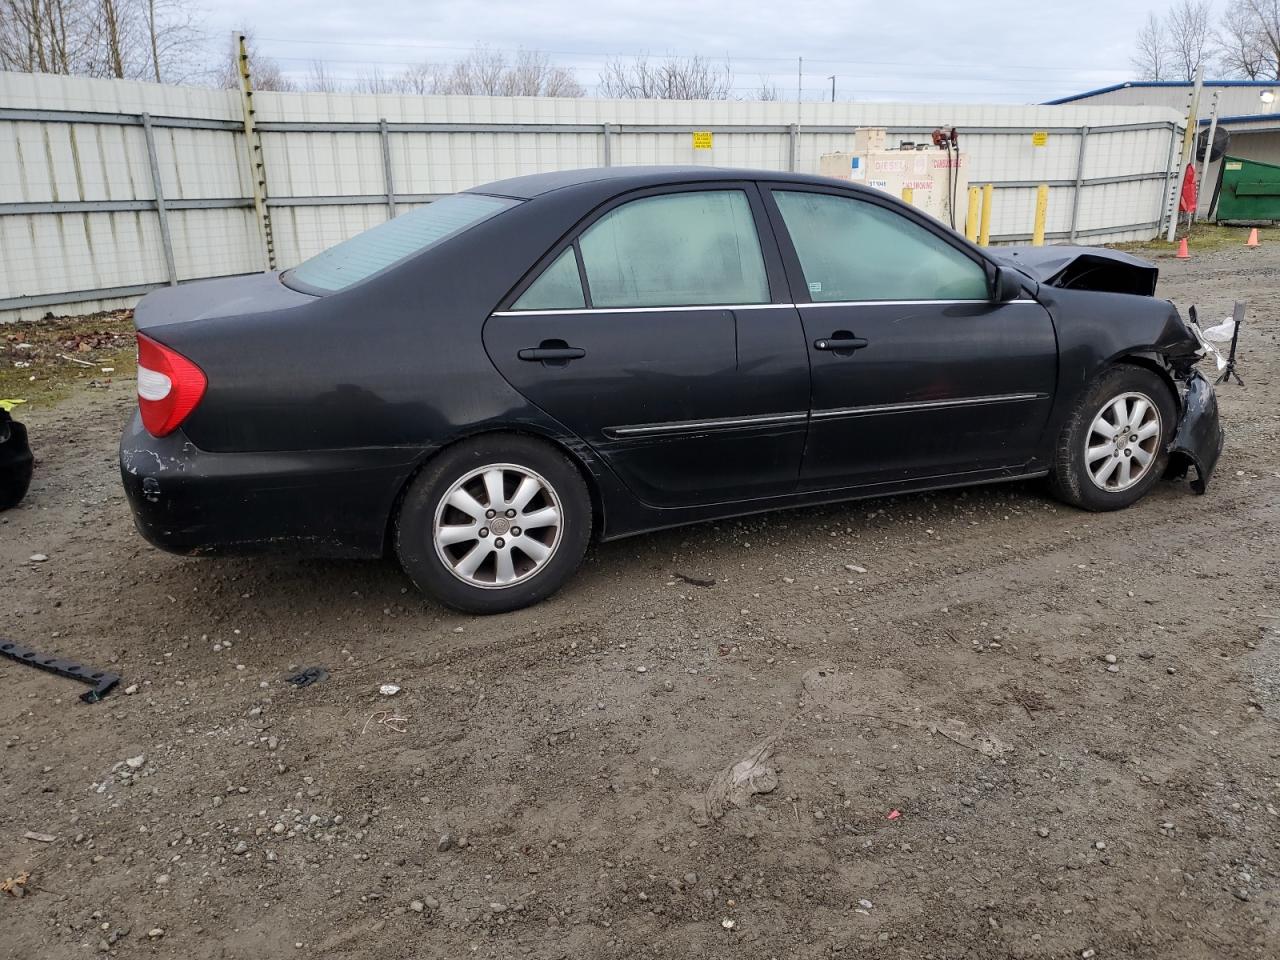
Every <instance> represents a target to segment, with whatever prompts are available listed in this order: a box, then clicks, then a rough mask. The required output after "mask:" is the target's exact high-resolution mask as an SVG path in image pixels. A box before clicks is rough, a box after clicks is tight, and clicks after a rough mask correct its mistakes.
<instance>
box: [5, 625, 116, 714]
mask: <svg viewBox="0 0 1280 960" xmlns="http://www.w3.org/2000/svg"><path fill="white" fill-rule="evenodd" d="M0 656H6V657H8V658H9V659H10V660H16V661H17V662H18V663H25V664H26V665H27V666H29V667H35V668H36V669H38V670H48V671H49V672H50V673H56V674H57V675H58V676H60V677H68V678H70V679H71V680H79V681H80V682H81V683H87V684H89V686H91V687H92V688H93V689H92V690H86V691H85V692H84V693H82V694H80V699H81V700H83V701H84V702H85V703H97V702H98V701H99V700H101V699H102V698H103V697H105V696H106V695H107V694H108V693H109V692H110V691H111V689H112V688H113V687H114V686H115V685H116V684H118V683H119V682H120V674H118V673H108V672H106V671H105V670H95V669H93V667H86V666H84V665H82V664H79V663H77V662H76V661H74V660H61V659H59V658H58V657H50V656H45V655H44V654H40V653H36V651H34V650H31V649H29V648H27V647H22V646H19V645H18V644H16V643H12V642H10V641H8V640H0Z"/></svg>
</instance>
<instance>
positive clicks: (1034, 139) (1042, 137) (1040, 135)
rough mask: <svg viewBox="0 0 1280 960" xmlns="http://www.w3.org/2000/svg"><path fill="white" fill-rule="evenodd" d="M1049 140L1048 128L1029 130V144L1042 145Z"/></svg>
mask: <svg viewBox="0 0 1280 960" xmlns="http://www.w3.org/2000/svg"><path fill="white" fill-rule="evenodd" d="M1048 142H1049V131H1048V130H1033V131H1032V132H1031V145H1032V146H1033V147H1043V146H1044V145H1045V144H1046V143H1048Z"/></svg>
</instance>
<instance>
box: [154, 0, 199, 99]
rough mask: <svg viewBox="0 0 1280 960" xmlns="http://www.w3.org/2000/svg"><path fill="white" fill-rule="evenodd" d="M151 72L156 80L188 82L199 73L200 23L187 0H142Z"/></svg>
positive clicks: (157, 81)
mask: <svg viewBox="0 0 1280 960" xmlns="http://www.w3.org/2000/svg"><path fill="white" fill-rule="evenodd" d="M140 2H141V3H142V8H143V20H144V25H145V29H146V38H147V53H148V54H149V55H150V60H151V63H150V72H151V75H152V76H153V77H154V78H155V81H156V83H186V82H187V81H189V80H191V79H192V78H194V77H196V76H197V75H198V74H199V69H198V68H197V66H196V63H197V57H198V54H199V52H200V46H201V42H202V40H203V37H202V31H201V29H200V24H199V23H198V22H197V20H196V17H195V14H194V13H193V11H192V9H191V7H190V5H189V4H187V3H185V2H183V0H140Z"/></svg>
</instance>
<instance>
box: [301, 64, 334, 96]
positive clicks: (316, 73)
mask: <svg viewBox="0 0 1280 960" xmlns="http://www.w3.org/2000/svg"><path fill="white" fill-rule="evenodd" d="M303 86H304V88H305V89H307V90H310V91H312V92H314V93H337V92H338V91H339V90H341V89H342V83H341V82H340V81H339V80H338V78H337V77H335V76H334V75H333V74H332V73H330V72H329V65H328V64H327V63H325V62H324V61H323V60H313V61H311V66H310V67H308V68H307V79H306V80H305V81H304V83H303Z"/></svg>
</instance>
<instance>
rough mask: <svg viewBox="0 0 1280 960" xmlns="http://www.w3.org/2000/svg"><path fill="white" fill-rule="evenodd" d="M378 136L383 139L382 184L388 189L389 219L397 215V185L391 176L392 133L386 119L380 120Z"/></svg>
mask: <svg viewBox="0 0 1280 960" xmlns="http://www.w3.org/2000/svg"><path fill="white" fill-rule="evenodd" d="M378 134H379V136H380V137H381V138H382V182H383V183H384V184H386V187H387V219H388V220H391V219H394V218H395V215H396V184H395V180H394V179H393V178H392V176H391V132H390V131H389V130H388V129H387V120H386V118H385V117H382V118H379V120H378Z"/></svg>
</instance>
